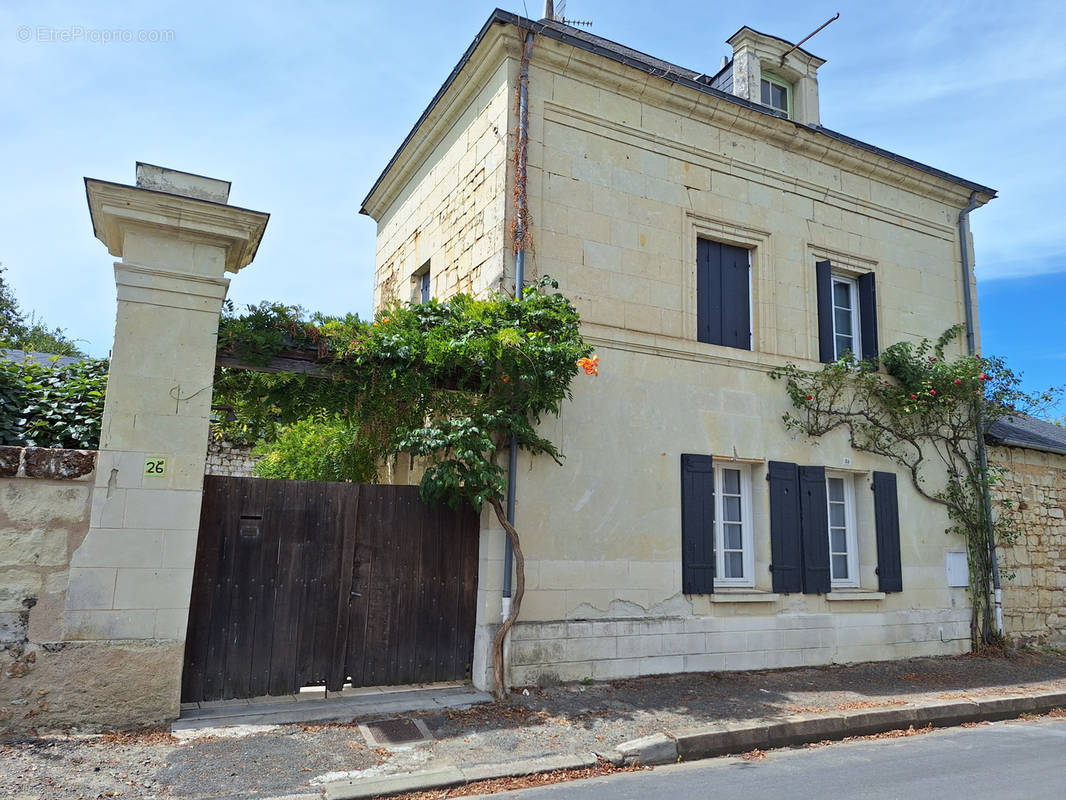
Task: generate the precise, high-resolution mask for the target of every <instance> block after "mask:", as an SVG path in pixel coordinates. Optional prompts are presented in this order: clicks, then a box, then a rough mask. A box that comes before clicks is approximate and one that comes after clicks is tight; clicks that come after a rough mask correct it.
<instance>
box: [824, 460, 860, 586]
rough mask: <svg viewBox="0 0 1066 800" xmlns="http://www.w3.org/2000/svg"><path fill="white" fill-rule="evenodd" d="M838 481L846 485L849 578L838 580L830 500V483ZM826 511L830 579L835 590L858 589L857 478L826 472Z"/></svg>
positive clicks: (843, 473) (845, 502)
mask: <svg viewBox="0 0 1066 800" xmlns="http://www.w3.org/2000/svg"><path fill="white" fill-rule="evenodd" d="M833 479H838V480H840V481H842V482H843V485H844V543H845V546H846V547H847V548H848V550H847V563H848V577H847V578H836V577H834V576H833V536H832V519H833V515H832V510H831V506H832V503H833V502H835V501H831V500H830V499H829V481H830V480H833ZM825 511H826V532H825V535H826V538H827V539H828V540H829V577H830V583H831V585H832V587H833V588H842V589H843V588H858V586H859V545H858V539H859V537H858V530H857V523H856V519H857V517H856V513H855V476H854V475H852V474H851V473H848V472H834V471H830V470H826V472H825Z"/></svg>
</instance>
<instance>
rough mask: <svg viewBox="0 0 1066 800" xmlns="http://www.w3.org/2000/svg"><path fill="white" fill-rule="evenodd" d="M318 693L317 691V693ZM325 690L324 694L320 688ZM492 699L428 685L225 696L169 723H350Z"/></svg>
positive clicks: (463, 688) (203, 726)
mask: <svg viewBox="0 0 1066 800" xmlns="http://www.w3.org/2000/svg"><path fill="white" fill-rule="evenodd" d="M316 694H317V693H316ZM323 694H324V693H323ZM490 702H492V695H490V694H489V693H488V692H482V691H478V690H477V689H475V688H473V687H472V686H467V685H456V684H451V683H450V684H427V685H424V686H418V687H380V688H378V687H375V688H372V689H354V690H346V691H344V692H330V693H329V696H328V697H326V696H322V695H320V696H316V697H311V698H307V697H302V696H300V695H294V696H286V697H272V698H253V699H250V700H224V701H220V702H214V703H200V704H198V705H199V707H197V708H183V709H182V712H181V716H180V717H179V718H178V719H177V720H176V721H175V722H174V723H173V725H171V731H172V732H173V733H174V734H178V733H180V732H186V731H204V730H207V729H211V728H226V727H236V726H238V725H285V724H289V723H295V722H350V721H352V720H355V719H358V718H361V717H370V716H377V715H380V714H404V713H407V712H410V711H430V710H433V709H438V708H468V707H469V706H472V705H476V704H477V703H490Z"/></svg>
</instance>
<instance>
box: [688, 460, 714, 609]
mask: <svg viewBox="0 0 1066 800" xmlns="http://www.w3.org/2000/svg"><path fill="white" fill-rule="evenodd" d="M681 591H682V592H683V593H684V594H706V593H708V592H713V591H714V463H713V461H712V459H711V457H710V456H700V455H692V454H689V453H684V454H682V456H681Z"/></svg>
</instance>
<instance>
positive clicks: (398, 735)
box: [359, 717, 433, 747]
mask: <svg viewBox="0 0 1066 800" xmlns="http://www.w3.org/2000/svg"><path fill="white" fill-rule="evenodd" d="M359 730H360V731H362V733H363V738H364V739H366V741H367V744H369V745H370V746H371V747H395V746H397V745H412V744H417V743H419V742H428V741H430V740H431V739H432V738H433V734H431V733H430V732H429V728H427V727H426V723H424V722H423V721H422V720H420V719H408V718H407V717H396V718H395V719H383V720H379V721H377V722H368V723H366V724H365V725H360V726H359Z"/></svg>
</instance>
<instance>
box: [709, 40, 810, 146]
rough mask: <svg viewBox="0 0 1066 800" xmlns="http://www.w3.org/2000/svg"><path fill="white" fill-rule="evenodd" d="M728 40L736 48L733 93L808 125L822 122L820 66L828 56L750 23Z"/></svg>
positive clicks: (734, 50)
mask: <svg viewBox="0 0 1066 800" xmlns="http://www.w3.org/2000/svg"><path fill="white" fill-rule="evenodd" d="M727 43H728V44H729V45H731V46H732V47H733V94H735V95H736V96H737V97H743V98H744V99H745V100H750V101H751V102H753V103H759V104H760V105H764V106H768V107H770V108H773V109H775V110H777V111H779V112H781V113H782V114H783V115H785V116H787V117H788V118H789V119H791V120H795V121H796V122H799V123H802V124H804V125H814V126H817V125H818V124H819V113H818V68H819V67H820V66H822V64H824V63H825V60H824V59H821V58H818V56H815V55H812V54H811V53H808V52H807V51H806V50H802V49H800V48H798V47H794V46H793V44H792V43H791V42H788V41H786V40H784V39H779V38H777V37H776V36H768V35H766V34H765V33H759V32H758V31H754V30H752V29H751V28H748V27H746V26H745V27H743V28H741V29H740V30H739V31H737V32H736V33H734V34H733V35H732V36H731V37H729V39H728V40H727Z"/></svg>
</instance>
